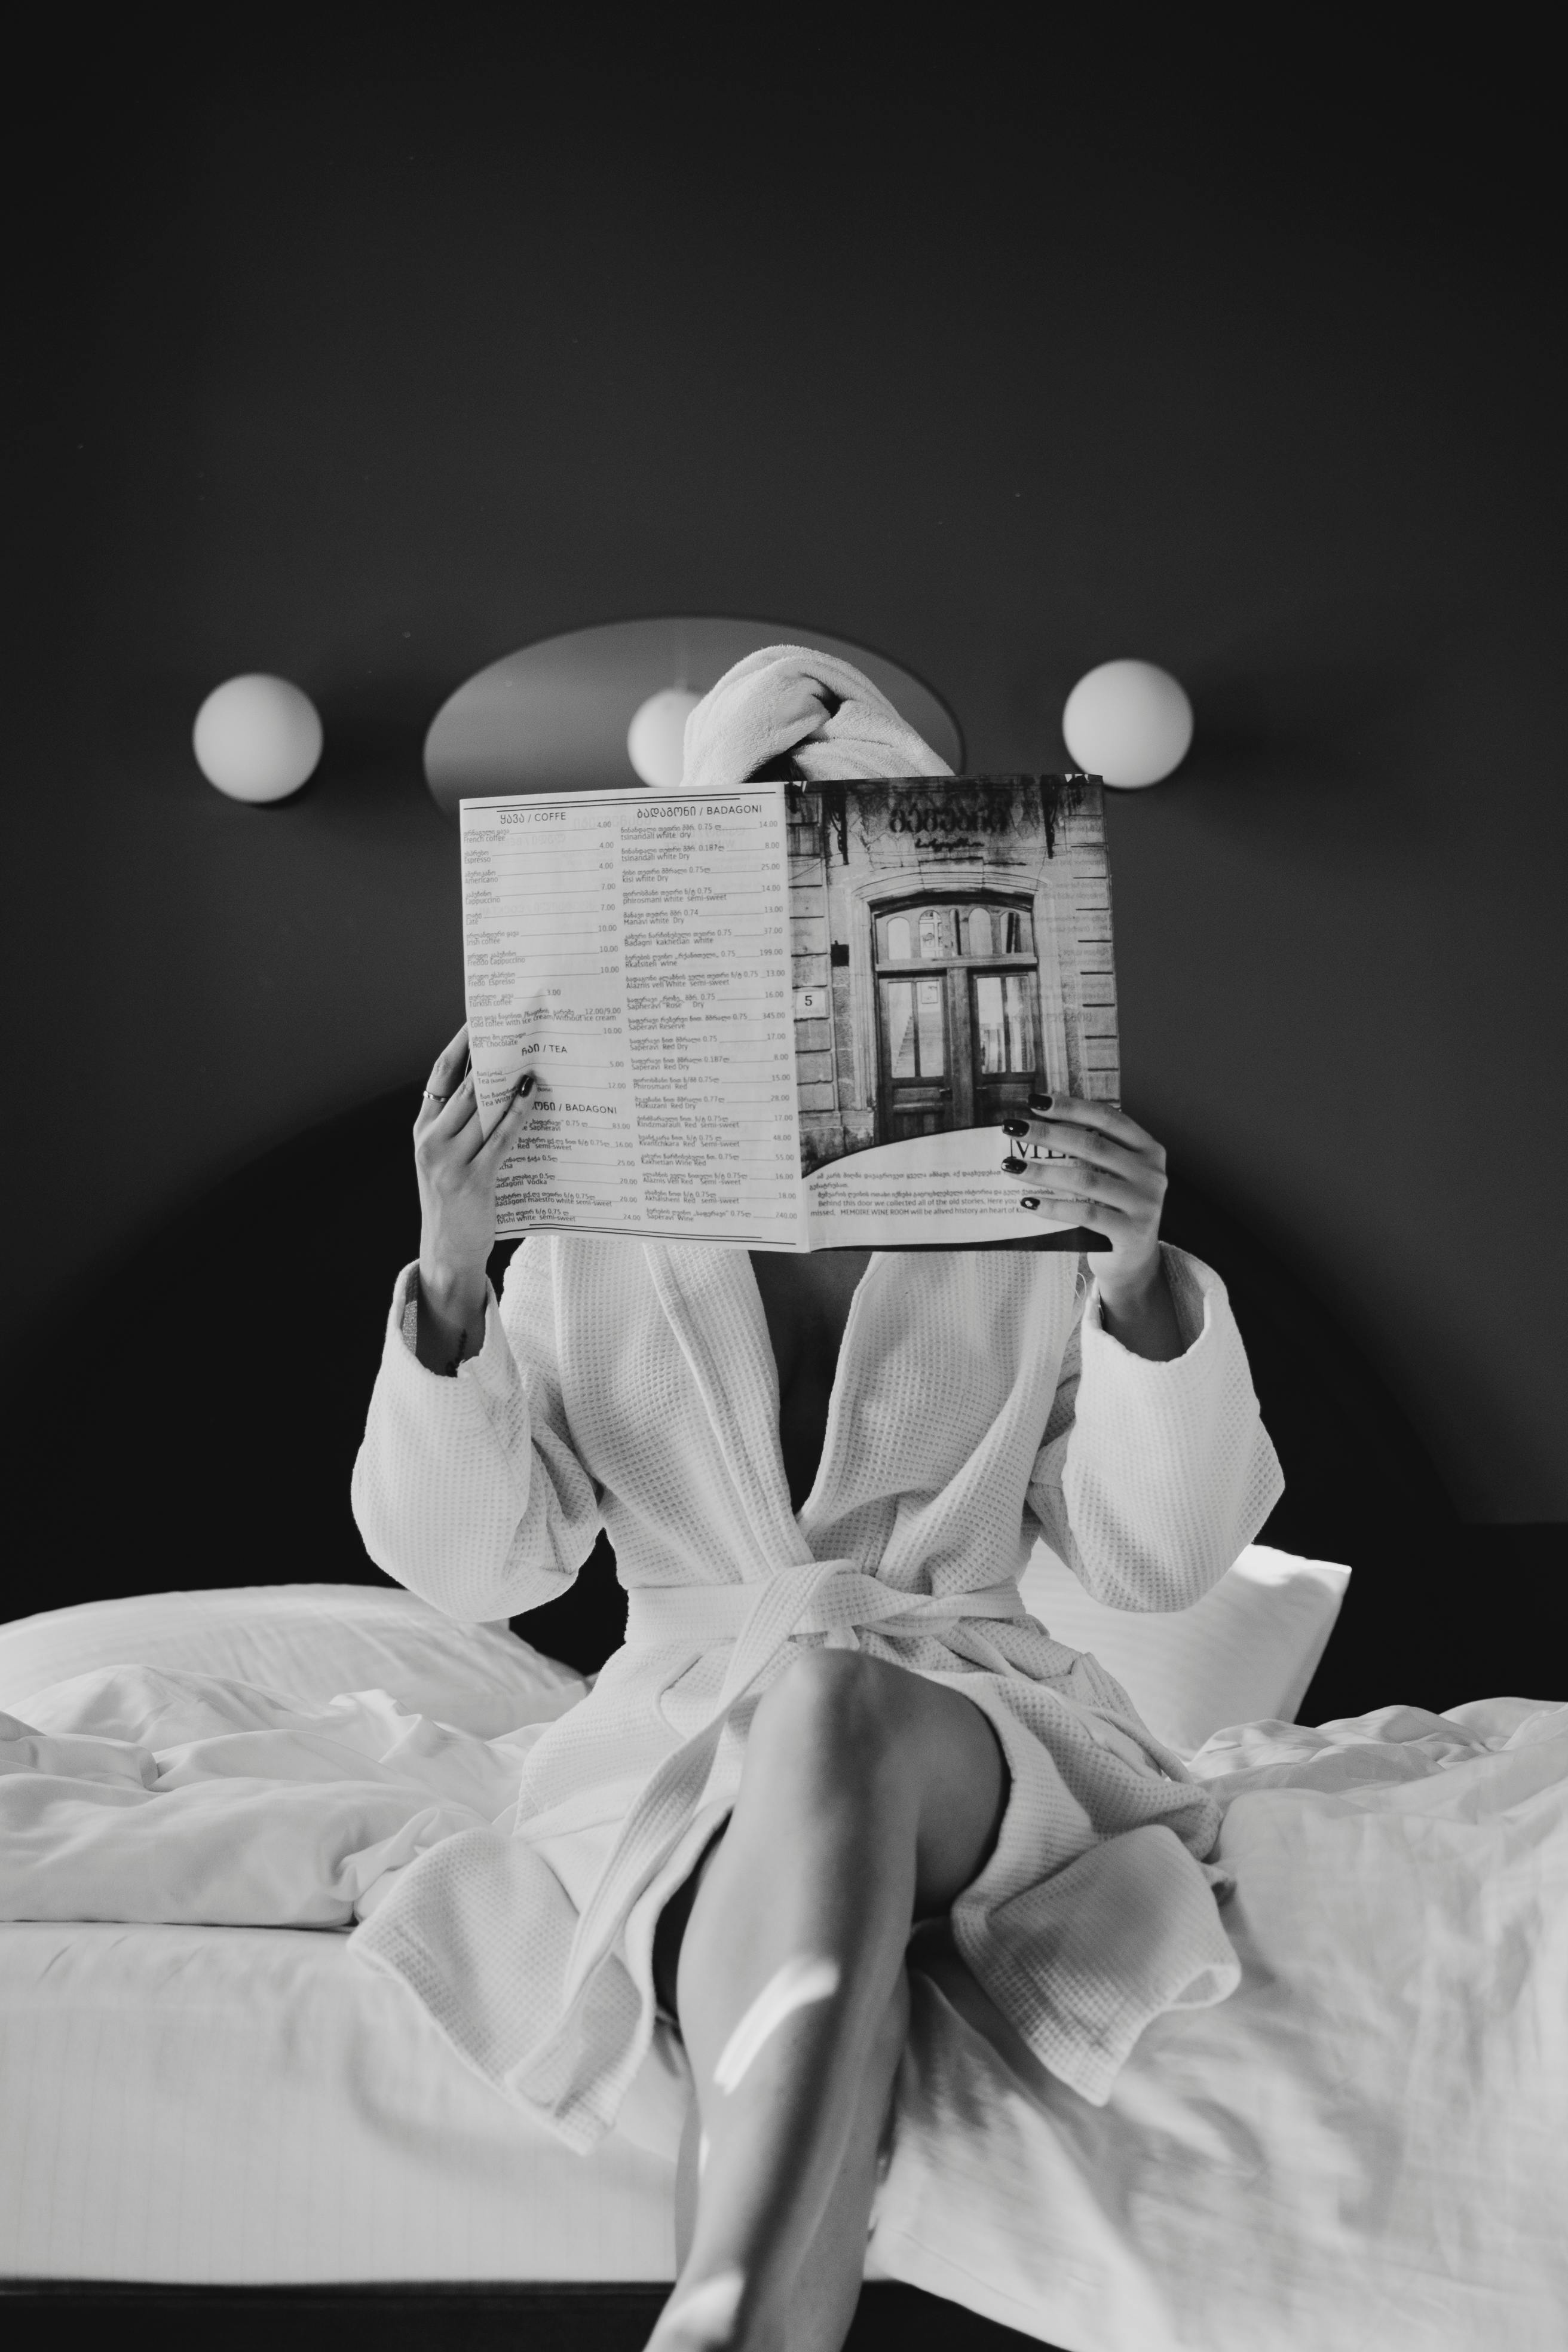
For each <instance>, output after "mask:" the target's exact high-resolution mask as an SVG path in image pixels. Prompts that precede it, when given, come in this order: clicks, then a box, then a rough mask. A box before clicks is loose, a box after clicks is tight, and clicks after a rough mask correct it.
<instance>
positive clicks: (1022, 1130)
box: [1002, 1118, 1029, 1135]
mask: <svg viewBox="0 0 1568 2352" xmlns="http://www.w3.org/2000/svg"><path fill="white" fill-rule="evenodd" d="M1002 1132H1003V1134H1004V1135H1027V1133H1028V1132H1029V1122H1028V1120H1027V1119H1026V1118H1005V1119H1004V1120H1003V1122H1002Z"/></svg>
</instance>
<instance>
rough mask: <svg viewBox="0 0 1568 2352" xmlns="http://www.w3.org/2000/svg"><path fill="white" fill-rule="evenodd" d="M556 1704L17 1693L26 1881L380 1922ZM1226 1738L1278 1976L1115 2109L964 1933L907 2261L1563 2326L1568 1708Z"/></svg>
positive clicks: (1056, 2319) (203, 1908)
mask: <svg viewBox="0 0 1568 2352" xmlns="http://www.w3.org/2000/svg"><path fill="white" fill-rule="evenodd" d="M539 1729H540V1727H537V1726H531V1727H528V1728H526V1729H524V1730H521V1731H515V1732H512V1733H510V1734H508V1735H507V1736H505V1737H504V1738H496V1739H489V1740H487V1739H482V1738H478V1737H476V1736H474V1735H472V1734H469V1733H466V1732H462V1731H458V1730H454V1729H451V1728H449V1727H445V1726H443V1725H440V1724H437V1723H435V1722H433V1721H431V1720H429V1719H428V1718H426V1717H421V1716H417V1715H412V1714H410V1713H408V1712H407V1711H406V1710H405V1709H404V1708H402V1707H400V1706H397V1705H396V1704H395V1702H394V1701H393V1700H392V1699H391V1698H389V1697H388V1696H386V1695H385V1694H384V1693H383V1692H374V1691H361V1692H354V1693H349V1694H345V1695H344V1696H341V1697H338V1698H336V1699H333V1700H332V1701H331V1702H330V1703H328V1704H325V1705H322V1704H321V1703H310V1704H295V1703H293V1702H290V1701H289V1699H288V1698H286V1697H284V1696H279V1694H277V1693H274V1692H269V1691H266V1690H262V1689H259V1688H258V1687H257V1686H256V1685H250V1684H245V1683H238V1682H232V1681H224V1680H220V1679H217V1678H215V1677H212V1676H207V1675H197V1674H191V1673H175V1672H172V1671H166V1670H160V1669H155V1668H152V1667H145V1666H123V1667H108V1668H102V1669H100V1670H99V1671H97V1672H95V1673H92V1674H89V1675H79V1676H78V1677H77V1678H75V1679H74V1680H73V1681H70V1682H66V1683H61V1684H58V1685H55V1686H54V1687H53V1688H51V1689H49V1690H47V1691H46V1692H43V1693H40V1694H38V1695H37V1696H35V1697H33V1698H31V1699H29V1700H28V1701H27V1702H26V1721H18V1720H17V1719H16V1718H15V1717H7V1716H0V1917H3V1918H5V1919H12V1920H19V1919H35V1920H37V1919H47V1920H73V1919H84V1920H85V1919H118V1920H144V1921H169V1922H210V1923H215V1924H217V1925H225V1926H240V1925H244V1926H274V1927H328V1926H333V1925H346V1924H348V1923H349V1922H350V1921H351V1920H353V1918H354V1917H356V1916H363V1915H364V1914H365V1913H366V1912H367V1911H368V1910H370V1909H372V1908H374V1906H375V1903H376V1901H377V1899H378V1896H379V1895H380V1894H382V1893H384V1891H385V1889H386V1888H387V1886H388V1885H390V1884H391V1883H392V1882H393V1878H394V1874H395V1873H396V1872H397V1871H398V1870H400V1869H401V1868H403V1867H404V1866H405V1864H407V1863H409V1862H410V1861H412V1860H413V1859H414V1857H415V1856H416V1854H418V1853H422V1852H423V1851H424V1850H425V1848H426V1847H427V1846H428V1845H430V1844H432V1843H435V1842H436V1841H437V1839H439V1838H442V1837H446V1836H448V1835H450V1834H451V1833H452V1832H454V1831H457V1830H460V1829H467V1828H471V1827H474V1826H475V1825H477V1824H478V1823H480V1822H485V1823H499V1824H500V1825H502V1826H505V1825H506V1822H507V1817H508V1813H509V1811H510V1804H511V1802H512V1800H513V1798H514V1796H515V1792H516V1787H517V1780H518V1774H519V1770H520V1767H521V1759H522V1758H523V1756H524V1755H525V1754H526V1752H527V1749H528V1748H529V1747H530V1746H531V1743H532V1741H533V1739H534V1738H537V1737H538V1735H539ZM1193 1769H1194V1771H1195V1772H1197V1773H1198V1774H1199V1775H1200V1776H1201V1777H1203V1778H1204V1779H1205V1780H1207V1781H1208V1782H1209V1783H1210V1785H1211V1786H1212V1787H1214V1789H1215V1791H1216V1793H1217V1794H1218V1795H1219V1796H1220V1797H1221V1799H1222V1801H1225V1803H1226V1809H1227V1810H1226V1826H1225V1832H1224V1837H1223V1842H1222V1845H1221V1856H1222V1858H1223V1859H1224V1860H1225V1862H1226V1864H1228V1865H1229V1867H1230V1869H1231V1870H1232V1871H1233V1872H1234V1873H1235V1875H1236V1880H1237V1892H1236V1894H1235V1895H1234V1896H1233V1897H1232V1899H1231V1901H1230V1902H1229V1904H1228V1905H1227V1906H1226V1911H1225V1914H1224V1916H1225V1918H1226V1927H1227V1931H1228V1933H1229V1934H1230V1936H1231V1938H1232V1940H1233V1942H1234V1943H1235V1945H1236V1947H1237V1952H1238V1955H1239V1957H1240V1959H1241V1962H1242V1969H1243V1977H1242V1983H1241V1986H1240V1989H1239V1990H1237V1992H1236V1993H1235V1994H1234V1995H1233V1996H1232V1997H1231V1998H1230V1999H1229V2000H1226V2001H1225V2002H1224V2003H1222V2004H1221V2005H1219V2006H1218V2007H1216V2008H1214V2009H1210V2010H1192V2011H1175V2012H1173V2013H1172V2014H1170V2015H1169V2016H1166V2017H1163V2018H1161V2019H1158V2020H1157V2021H1155V2022H1154V2024H1153V2025H1152V2026H1151V2027H1150V2028H1149V2029H1148V2030H1147V2032H1145V2034H1144V2035H1143V2037H1142V2041H1141V2042H1139V2044H1138V2046H1137V2048H1136V2049H1135V2051H1134V2053H1133V2055H1132V2057H1131V2060H1130V2062H1129V2063H1128V2064H1127V2066H1126V2067H1125V2069H1124V2070H1123V2072H1122V2074H1121V2076H1120V2077H1119V2078H1118V2081H1117V2084H1116V2086H1115V2088H1114V2091H1113V2093H1112V2095H1111V2098H1110V2104H1109V2105H1106V2106H1104V2107H1094V2106H1090V2105H1088V2104H1087V2103H1086V2102H1085V2101H1083V2100H1081V2099H1079V2097H1077V2096H1076V2095H1074V2094H1073V2093H1072V2092H1071V2091H1068V2090H1067V2089H1066V2088H1065V2087H1064V2086H1063V2085H1062V2084H1060V2083H1058V2082H1056V2081H1055V2080H1054V2079H1053V2078H1051V2077H1050V2076H1048V2075H1047V2074H1044V2073H1043V2072H1042V2071H1041V2070H1040V2069H1039V2068H1038V2067H1037V2066H1036V2065H1035V2063H1034V2062H1033V2061H1032V2060H1031V2059H1030V2057H1029V2055H1028V2053H1027V2052H1026V2051H1025V2050H1024V2049H1023V2048H1022V2047H1021V2045H1018V2044H1017V2043H1016V2042H1014V2041H1013V2040H1012V2039H1011V2037H1010V2036H1009V2035H1008V2033H1007V2031H1006V2029H1005V2026H1003V2025H1002V2023H1001V2021H999V2020H998V2019H997V2018H996V2017H995V2016H994V2013H993V2012H991V2011H988V2009H987V2007H986V2004H985V2003H984V2000H983V1999H982V1998H981V1997H980V1996H978V1995H977V1993H976V1991H975V1990H974V1988H973V1982H972V1980H971V1979H967V1977H966V1976H965V1975H964V1974H963V1971H962V1970H959V1969H956V1968H955V1967H954V1966H953V1964H952V1962H951V1961H950V1960H949V1959H947V1958H944V1957H943V1956H942V1955H941V1954H940V1953H935V1954H931V1955H928V1956H926V1960H925V1966H924V1971H923V1973H921V1974H920V1975H918V1976H917V1978H916V2004H915V2020H914V2028H913V2031H912V2033H911V2039H910V2051H909V2055H908V2058H907V2060H906V2063H905V2066H904V2070H903V2073H902V2075H901V2077H900V2111H899V2124H898V2131H897V2134H896V2137H895V2143H894V2153H893V2159H892V2163H891V2166H890V2168H889V2174H888V2178H887V2179H886V2181H885V2183H884V2185H883V2189H882V2191H881V2195H880V2198H879V2207H878V2219H877V2226H876V2230H875V2233H874V2236H873V2240H872V2245H871V2251H870V2259H869V2263H868V2274H870V2275H879V2276H883V2277H892V2278H901V2279H906V2280H909V2281H910V2282H911V2283H913V2284H919V2285H922V2286H926V2287H929V2288H931V2289H932V2290H933V2291H934V2292H936V2293H938V2294H945V2295H948V2296H950V2297H952V2298H953V2299H955V2300H957V2301H959V2302H962V2303H964V2304H967V2305H970V2306H971V2307H972V2308H973V2309H976V2310H979V2311H982V2312H984V2313H985V2314H987V2315H989V2316H991V2317H994V2318H995V2319H998V2320H1002V2321H1004V2322H1005V2323H1006V2324H1008V2325H1010V2326H1014V2327H1017V2328H1020V2329H1023V2330H1024V2331H1026V2332H1027V2333H1029V2334H1032V2335H1034V2336H1038V2337H1041V2338H1043V2339H1045V2340H1046V2341H1047V2342H1050V2343H1054V2344H1057V2345H1059V2346H1061V2347H1064V2352H1165V2348H1166V2347H1178V2346H1179V2347H1194V2352H1231V2347H1236V2352H1243V2347H1245V2352H1274V2347H1279V2352H1318V2347H1328V2346H1332V2347H1333V2352H1351V2347H1357V2346H1361V2345H1366V2346H1368V2347H1371V2346H1376V2347H1379V2352H1405V2347H1409V2352H1468V2347H1476V2352H1561V2347H1562V2346H1563V2344H1564V2342H1568V2252H1565V2251H1564V2250H1565V2248H1568V2153H1565V2151H1568V1707H1564V1706H1557V1707H1549V1706H1536V1705H1533V1704H1531V1703H1530V1702H1526V1701H1523V1700H1513V1699H1501V1700H1492V1701H1487V1702H1482V1703H1479V1704H1478V1705H1476V1706H1469V1707H1460V1708H1458V1709H1455V1710H1453V1711H1452V1712H1451V1713H1449V1714H1447V1715H1445V1716H1435V1715H1429V1714H1427V1713H1426V1712H1425V1711H1423V1710H1421V1709H1417V1708H1412V1707H1404V1708H1388V1709H1384V1710H1383V1711H1382V1712H1381V1713H1379V1714H1377V1715H1373V1716H1367V1717H1360V1718H1357V1719H1355V1720H1353V1721H1349V1722H1344V1723H1339V1724H1331V1725H1328V1726H1325V1727H1323V1728H1321V1730H1317V1731H1313V1730H1310V1729H1306V1728H1304V1727H1296V1726H1290V1725H1284V1724H1273V1723H1266V1724H1254V1725H1248V1726H1243V1727H1240V1728H1238V1729H1236V1730H1232V1731H1226V1732H1221V1733H1219V1734H1218V1735H1216V1737H1215V1738H1213V1739H1211V1740H1210V1741H1209V1742H1208V1743H1207V1745H1206V1747H1205V1748H1203V1749H1201V1750H1200V1751H1199V1753H1198V1755H1197V1756H1196V1758H1195V1759H1194V1763H1193ZM1089 1964H1091V1960H1090V1962H1089ZM452 2063H454V2064H456V2063H458V2062H457V2061H456V2060H454V2061H453V2062H452ZM667 2105H668V2103H667ZM572 2160H574V2159H568V2158H564V2157H563V2162H564V2161H572Z"/></svg>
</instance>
